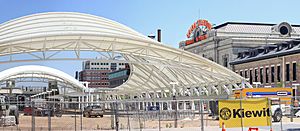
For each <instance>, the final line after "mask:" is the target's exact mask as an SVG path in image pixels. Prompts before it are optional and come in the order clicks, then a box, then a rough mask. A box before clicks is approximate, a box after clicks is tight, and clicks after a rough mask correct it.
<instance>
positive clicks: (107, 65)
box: [79, 60, 128, 88]
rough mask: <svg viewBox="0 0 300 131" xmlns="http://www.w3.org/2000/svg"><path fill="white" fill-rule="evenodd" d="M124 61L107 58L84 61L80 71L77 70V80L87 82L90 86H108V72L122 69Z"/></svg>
mask: <svg viewBox="0 0 300 131" xmlns="http://www.w3.org/2000/svg"><path fill="white" fill-rule="evenodd" d="M126 65H127V66H128V64H125V63H114V62H110V61H108V60H91V61H84V62H83V65H82V71H80V72H79V81H87V82H89V87H90V88H109V87H110V83H109V79H108V73H109V72H112V71H117V70H120V69H124V68H125V67H126Z"/></svg>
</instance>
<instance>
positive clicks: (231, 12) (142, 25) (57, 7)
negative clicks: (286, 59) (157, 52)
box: [0, 0, 300, 75]
mask: <svg viewBox="0 0 300 131" xmlns="http://www.w3.org/2000/svg"><path fill="white" fill-rule="evenodd" d="M0 5H1V8H0V12H1V15H0V23H3V22H5V21H8V20H11V19H14V18H18V17H21V16H25V15H29V14H34V13H40V12H53V11H59V12H64V11H71V12H82V13H88V14H93V15H97V16H101V17H105V18H108V19H112V20H115V21H117V22H120V23H122V24H124V25H127V26H129V27H131V28H133V29H135V30H137V31H138V32H140V33H142V34H144V35H148V34H150V33H156V29H157V28H161V29H162V42H163V43H165V44H167V45H169V46H172V47H175V48H177V47H178V42H180V41H181V40H184V39H185V34H186V32H187V29H188V28H189V26H190V25H191V24H192V23H193V22H194V21H196V20H197V19H198V18H199V17H200V18H202V19H207V20H209V21H210V22H211V23H213V24H216V25H218V24H221V23H224V22H228V21H236V22H264V23H274V24H276V23H279V22H282V21H287V22H289V23H292V24H300V17H299V16H300V15H299V12H300V10H299V5H300V1H297V0H286V1H282V0H248V1H245V0H205V1H204V0H1V1H0ZM24 64H39V65H47V66H50V67H54V68H57V69H59V70H62V71H65V72H66V73H68V74H70V75H73V74H74V71H75V70H80V69H81V64H80V62H79V61H67V62H35V63H13V64H5V65H0V70H3V69H7V68H10V67H14V66H17V65H24ZM66 65H68V66H70V67H69V68H68V69H66V68H65V67H66ZM71 65H72V66H71Z"/></svg>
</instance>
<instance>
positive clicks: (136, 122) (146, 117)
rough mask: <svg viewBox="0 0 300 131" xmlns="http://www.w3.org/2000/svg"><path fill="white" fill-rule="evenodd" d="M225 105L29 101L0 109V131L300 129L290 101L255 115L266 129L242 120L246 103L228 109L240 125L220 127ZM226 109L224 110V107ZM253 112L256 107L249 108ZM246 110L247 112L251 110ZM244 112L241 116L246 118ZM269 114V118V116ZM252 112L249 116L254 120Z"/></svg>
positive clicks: (271, 103) (273, 103)
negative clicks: (252, 109)
mask: <svg viewBox="0 0 300 131" xmlns="http://www.w3.org/2000/svg"><path fill="white" fill-rule="evenodd" d="M223 101H224V100H164V101H105V102H103V101H99V102H59V101H31V102H27V103H22V102H18V103H6V104H2V105H1V110H0V115H1V118H0V126H1V127H0V130H1V129H2V130H5V131H7V130H22V131H46V130H60V131H61V130H75V131H76V130H148V129H155V130H165V129H172V130H175V128H188V129H190V128H192V129H195V130H200V131H211V130H221V128H222V123H225V127H226V128H227V129H226V131H231V130H232V131H239V130H248V128H249V127H258V128H260V129H261V130H270V129H271V128H272V129H273V130H276V131H277V130H286V129H288V128H291V126H290V124H289V126H288V125H286V123H291V121H293V122H292V123H295V125H294V126H293V128H297V126H298V127H299V128H300V125H297V123H300V119H299V118H297V116H298V115H300V114H297V113H298V112H297V111H298V108H299V107H295V106H294V105H295V103H293V104H292V102H287V101H283V100H280V99H278V100H270V99H268V100H267V104H268V105H266V106H267V107H266V108H265V109H262V112H261V113H260V112H258V114H256V116H258V115H259V114H261V116H263V115H265V116H267V117H264V118H262V119H261V122H265V123H266V125H265V126H255V125H251V124H250V125H249V123H250V122H251V121H250V122H249V121H247V120H246V119H247V118H249V117H250V114H249V113H247V111H248V110H247V109H246V105H245V103H243V102H241V101H242V100H238V101H240V102H238V104H237V105H234V106H236V107H234V108H235V111H233V110H231V109H230V108H228V109H230V110H231V116H234V115H235V116H237V117H239V118H238V119H236V121H235V122H236V124H237V125H238V124H239V126H238V127H236V126H235V127H232V128H230V125H228V123H226V122H224V116H225V119H228V118H226V115H224V114H227V115H228V116H229V113H228V110H227V111H226V110H222V109H219V107H218V106H219V105H220V102H223ZM223 104H224V103H223ZM230 104H232V103H230ZM235 104H236V102H235ZM252 104H254V105H255V104H257V101H256V102H252ZM265 104H266V103H265ZM221 106H222V105H221ZM223 106H224V105H223ZM225 106H227V105H226V103H225ZM229 106H231V105H229ZM229 106H228V107H229ZM252 107H254V106H253V105H252ZM268 107H271V108H275V107H278V108H279V109H280V110H281V112H279V116H282V117H281V118H280V120H279V122H274V116H273V114H274V113H275V112H272V110H273V109H271V108H269V109H267V108H268ZM249 108H250V109H251V106H249ZM257 108H259V106H257ZM221 110H222V111H221ZM242 111H244V114H243V113H242ZM268 111H269V113H270V114H269V117H268V113H267V112H268ZM234 113H235V114H234ZM238 113H241V114H238ZM254 113H255V111H254ZM254 113H253V112H252V113H251V115H252V116H253V115H254ZM271 114H272V115H271ZM277 114H278V113H277ZM219 116H220V117H222V118H220V121H221V122H219ZM228 116H227V117H228ZM229 119H233V118H229ZM278 119H279V118H278ZM222 120H223V121H222ZM252 123H253V121H252ZM226 124H227V125H226Z"/></svg>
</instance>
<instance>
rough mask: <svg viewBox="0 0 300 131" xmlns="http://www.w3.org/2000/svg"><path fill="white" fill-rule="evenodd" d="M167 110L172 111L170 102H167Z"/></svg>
mask: <svg viewBox="0 0 300 131" xmlns="http://www.w3.org/2000/svg"><path fill="white" fill-rule="evenodd" d="M168 110H172V102H168Z"/></svg>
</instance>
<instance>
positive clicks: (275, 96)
mask: <svg viewBox="0 0 300 131" xmlns="http://www.w3.org/2000/svg"><path fill="white" fill-rule="evenodd" d="M233 97H234V98H236V99H245V98H269V100H270V106H271V112H272V118H273V121H274V122H279V121H281V119H282V116H283V115H290V114H291V112H292V111H293V113H294V114H296V112H297V110H292V108H291V105H293V104H294V103H293V104H291V103H292V100H293V89H292V88H243V89H240V90H236V91H234V94H233Z"/></svg>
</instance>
